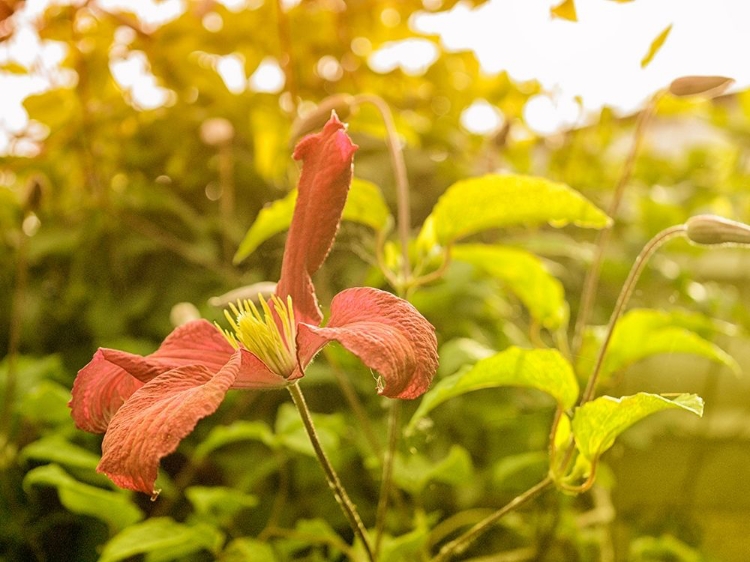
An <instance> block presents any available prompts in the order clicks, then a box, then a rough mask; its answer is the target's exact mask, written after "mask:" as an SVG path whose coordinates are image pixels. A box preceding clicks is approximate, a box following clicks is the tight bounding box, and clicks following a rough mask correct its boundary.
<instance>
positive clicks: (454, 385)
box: [406, 347, 578, 432]
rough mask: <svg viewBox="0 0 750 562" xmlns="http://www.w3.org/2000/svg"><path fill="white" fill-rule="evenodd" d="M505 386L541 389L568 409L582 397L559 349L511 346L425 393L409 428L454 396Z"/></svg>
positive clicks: (411, 428) (447, 378)
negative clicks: (579, 395)
mask: <svg viewBox="0 0 750 562" xmlns="http://www.w3.org/2000/svg"><path fill="white" fill-rule="evenodd" d="M501 386H522V387H528V388H535V389H537V390H541V391H542V392H546V393H547V394H549V395H551V396H552V397H553V398H554V399H555V400H556V401H557V402H558V404H560V405H561V406H562V407H563V408H566V409H567V408H570V407H572V406H573V404H574V403H575V401H576V399H577V398H578V382H577V381H576V377H575V375H574V374H573V369H572V367H571V366H570V363H568V361H567V360H566V359H565V358H564V357H563V356H562V355H561V354H560V353H559V352H558V351H557V350H555V349H521V348H518V347H510V348H508V349H506V350H504V351H501V352H500V353H497V354H496V355H493V356H492V357H488V358H486V359H482V360H481V361H478V362H477V363H476V364H475V365H474V366H473V367H471V368H469V369H467V370H465V371H462V372H459V373H456V374H455V375H452V376H450V377H446V378H444V379H443V380H441V381H440V382H438V383H437V384H436V385H435V386H434V387H433V388H432V389H431V390H429V391H428V392H427V393H426V394H425V395H424V396H423V397H422V401H421V402H420V404H419V407H418V408H417V411H416V412H414V415H413V416H412V418H411V420H410V421H409V424H408V426H407V428H406V431H407V432H409V431H413V430H414V427H415V426H416V423H417V422H418V421H419V420H420V419H422V418H423V417H424V416H426V415H427V414H428V413H429V412H430V411H432V410H433V409H434V408H436V407H437V406H439V405H440V404H442V403H443V402H445V401H446V400H449V399H450V398H454V397H456V396H460V395H462V394H466V393H467V392H473V391H475V390H481V389H484V388H498V387H501Z"/></svg>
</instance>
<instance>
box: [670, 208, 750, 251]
mask: <svg viewBox="0 0 750 562" xmlns="http://www.w3.org/2000/svg"><path fill="white" fill-rule="evenodd" d="M685 228H686V231H685V234H686V235H687V237H688V240H690V241H691V242H693V243H695V244H701V245H706V246H717V245H718V246H721V245H734V244H741V245H750V226H749V225H746V224H744V223H741V222H737V221H733V220H729V219H725V218H724V217H719V216H717V215H697V216H695V217H691V218H689V219H688V220H687V222H685Z"/></svg>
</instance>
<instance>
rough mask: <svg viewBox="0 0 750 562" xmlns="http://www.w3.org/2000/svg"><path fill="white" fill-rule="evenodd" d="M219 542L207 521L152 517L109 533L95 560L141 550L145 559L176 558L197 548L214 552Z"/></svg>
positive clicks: (103, 561) (107, 561) (221, 539)
mask: <svg viewBox="0 0 750 562" xmlns="http://www.w3.org/2000/svg"><path fill="white" fill-rule="evenodd" d="M223 542H224V535H223V534H222V533H221V531H219V530H218V529H215V528H214V527H211V526H210V525H205V524H202V523H199V524H198V525H192V526H189V525H183V524H182V523H177V522H176V521H174V520H173V519H171V518H169V517H155V518H153V519H148V520H146V521H144V522H143V523H138V524H136V525H133V526H131V527H128V528H127V529H125V530H124V531H122V532H120V533H119V534H117V535H116V536H115V537H113V538H112V539H111V540H110V541H109V542H108V543H107V544H105V545H104V550H102V555H101V557H100V558H99V562H117V561H118V560H125V559H127V558H130V557H132V556H138V555H141V554H145V555H146V559H147V560H148V561H149V562H161V561H167V560H180V559H182V558H184V557H186V556H188V555H190V554H193V553H195V552H199V551H201V550H207V551H209V552H211V553H213V554H217V553H218V552H219V550H220V549H221V545H222V543H223Z"/></svg>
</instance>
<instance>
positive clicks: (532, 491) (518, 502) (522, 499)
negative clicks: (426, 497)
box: [430, 475, 552, 562]
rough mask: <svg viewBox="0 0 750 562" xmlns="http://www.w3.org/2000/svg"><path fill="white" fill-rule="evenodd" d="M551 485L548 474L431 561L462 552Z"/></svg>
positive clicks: (448, 557)
mask: <svg viewBox="0 0 750 562" xmlns="http://www.w3.org/2000/svg"><path fill="white" fill-rule="evenodd" d="M551 485H552V477H551V476H549V475H548V476H546V477H545V478H544V480H542V481H541V482H539V483H538V484H537V485H536V486H534V487H532V488H529V489H528V490H526V491H525V492H524V493H523V494H521V495H520V496H516V497H515V498H513V499H512V500H511V501H510V502H508V503H507V504H505V506H503V507H501V508H500V509H498V510H497V511H496V512H495V513H493V514H492V515H490V516H489V517H485V518H484V519H483V520H482V521H480V522H479V523H477V524H476V525H474V526H473V527H472V528H471V529H469V530H468V531H467V532H466V533H464V534H463V535H461V536H460V537H458V538H457V539H455V540H453V541H451V542H449V543H448V544H446V545H445V546H444V547H443V548H441V549H440V552H439V553H438V554H437V556H435V557H434V558H433V559H432V560H431V561H430V562H445V561H446V560H449V559H450V558H451V557H452V556H456V555H459V554H461V553H462V552H464V551H465V550H466V549H467V548H469V547H470V546H471V545H472V544H473V543H474V541H475V540H477V539H478V538H479V537H480V536H481V535H483V534H484V533H485V532H487V531H488V530H489V529H490V527H492V526H493V525H494V524H495V523H497V522H498V521H499V520H500V519H501V518H502V517H504V516H505V515H507V514H508V513H510V512H511V511H513V510H515V509H518V508H519V507H521V506H522V505H523V504H525V503H527V502H529V501H531V500H532V499H534V498H536V497H537V496H539V495H541V494H542V492H544V491H545V490H546V489H547V488H549V487H550V486H551Z"/></svg>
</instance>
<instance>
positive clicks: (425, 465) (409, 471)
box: [393, 445, 474, 495]
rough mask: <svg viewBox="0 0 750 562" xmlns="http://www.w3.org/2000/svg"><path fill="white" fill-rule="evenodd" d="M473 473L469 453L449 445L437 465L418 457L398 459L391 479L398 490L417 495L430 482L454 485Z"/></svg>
mask: <svg viewBox="0 0 750 562" xmlns="http://www.w3.org/2000/svg"><path fill="white" fill-rule="evenodd" d="M473 472H474V468H473V466H472V462H471V456H470V455H469V452H468V451H467V450H466V449H464V448H463V447H461V446H459V445H452V446H451V448H450V451H448V455H447V456H446V457H445V458H443V459H441V460H439V461H434V460H432V459H429V458H427V457H425V456H424V455H422V454H420V453H409V454H406V455H398V456H397V457H396V460H395V464H394V467H393V478H394V481H395V482H396V485H397V486H398V487H399V488H401V489H403V490H406V491H407V492H409V493H410V494H413V495H418V494H420V493H421V492H422V490H424V488H425V486H426V485H427V484H429V483H430V482H433V481H434V482H442V483H444V484H450V485H458V484H462V483H464V482H466V481H467V480H468V479H470V478H471V476H472V474H473Z"/></svg>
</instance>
